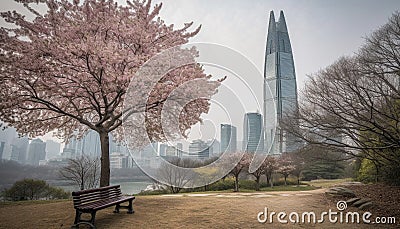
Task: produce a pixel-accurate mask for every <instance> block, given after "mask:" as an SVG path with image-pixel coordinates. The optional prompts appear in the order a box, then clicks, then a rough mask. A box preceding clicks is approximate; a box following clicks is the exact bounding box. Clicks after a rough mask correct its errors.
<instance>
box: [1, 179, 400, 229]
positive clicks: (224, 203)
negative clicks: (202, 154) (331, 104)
mask: <svg viewBox="0 0 400 229" xmlns="http://www.w3.org/2000/svg"><path fill="white" fill-rule="evenodd" d="M349 187H350V188H351V189H354V190H355V191H356V193H357V194H358V195H363V196H368V197H370V198H372V199H373V201H374V204H375V206H374V208H373V209H371V212H372V213H373V215H375V214H377V213H379V214H384V215H381V216H392V215H396V216H397V217H398V218H397V220H398V221H400V215H398V213H399V211H400V210H399V208H400V207H399V198H400V192H399V190H400V189H399V188H395V187H387V186H379V187H381V188H378V187H375V186H371V185H362V186H349ZM388 190H389V191H388ZM372 193H373V195H372ZM387 195H389V196H390V198H381V197H382V196H387ZM336 201H337V200H336V199H335V198H333V197H330V196H327V195H326V194H325V193H324V189H317V190H312V191H293V192H287V191H285V192H283V191H281V192H257V193H211V194H210V193H204V194H190V193H186V194H180V195H164V196H162V195H157V196H138V197H137V198H136V200H135V203H134V207H135V213H134V214H132V215H130V214H126V213H125V211H126V210H125V211H124V209H122V210H121V213H119V214H114V213H112V211H113V208H107V209H103V210H101V211H99V212H98V213H97V215H96V226H97V228H99V229H101V228H376V227H377V226H380V227H382V228H396V227H398V226H400V224H398V222H396V223H397V224H396V225H376V224H375V225H367V224H344V223H343V224H340V223H337V224H333V223H330V222H327V221H328V220H327V218H326V220H325V223H323V224H318V223H317V224H313V223H297V224H292V223H288V224H281V223H279V222H278V221H277V218H276V217H275V218H274V220H273V224H272V225H271V224H270V223H269V222H267V223H264V224H261V223H259V222H258V221H257V214H258V213H259V212H260V211H263V210H264V209H265V207H267V208H268V211H269V212H271V211H275V212H281V211H284V212H286V213H287V214H289V213H290V212H298V213H300V214H301V213H302V212H306V211H313V212H315V213H316V214H317V216H318V214H320V213H321V212H323V211H328V210H329V209H332V210H335V211H337V208H336ZM382 209H384V210H382ZM353 210H354V209H353ZM374 211H376V212H374ZM360 212H362V211H360ZM74 216H75V211H74V209H73V206H72V201H71V200H67V201H30V202H21V203H11V204H5V203H4V204H0V228H70V227H71V225H72V223H73V220H74ZM286 219H288V218H287V217H286ZM81 228H85V227H83V226H81Z"/></svg>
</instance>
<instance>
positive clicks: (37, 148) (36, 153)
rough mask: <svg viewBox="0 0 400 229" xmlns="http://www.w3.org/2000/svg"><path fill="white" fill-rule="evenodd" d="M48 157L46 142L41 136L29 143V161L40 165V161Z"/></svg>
mask: <svg viewBox="0 0 400 229" xmlns="http://www.w3.org/2000/svg"><path fill="white" fill-rule="evenodd" d="M45 159H46V143H45V142H43V141H42V140H40V139H39V138H37V139H33V140H32V141H31V143H30V144H29V149H28V163H29V164H31V165H36V166H37V165H39V162H40V161H43V160H45Z"/></svg>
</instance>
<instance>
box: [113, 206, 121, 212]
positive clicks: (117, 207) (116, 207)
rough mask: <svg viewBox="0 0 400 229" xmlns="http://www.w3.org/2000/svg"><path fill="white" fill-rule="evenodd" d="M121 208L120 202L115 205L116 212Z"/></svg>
mask: <svg viewBox="0 0 400 229" xmlns="http://www.w3.org/2000/svg"><path fill="white" fill-rule="evenodd" d="M119 208H120V205H119V204H117V205H115V210H114V213H119Z"/></svg>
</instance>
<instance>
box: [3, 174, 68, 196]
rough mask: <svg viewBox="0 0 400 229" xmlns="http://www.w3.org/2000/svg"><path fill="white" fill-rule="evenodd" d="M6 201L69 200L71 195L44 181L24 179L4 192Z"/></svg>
mask: <svg viewBox="0 0 400 229" xmlns="http://www.w3.org/2000/svg"><path fill="white" fill-rule="evenodd" d="M2 196H3V197H4V199H6V200H11V201H21V200H39V199H67V198H68V197H69V194H68V193H67V192H65V191H64V190H63V189H61V188H55V187H51V186H49V185H48V184H47V183H46V181H44V180H34V179H24V180H20V181H17V182H15V183H14V185H13V186H12V187H11V188H9V189H6V190H4V191H3V192H2Z"/></svg>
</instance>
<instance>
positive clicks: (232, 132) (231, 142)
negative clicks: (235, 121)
mask: <svg viewBox="0 0 400 229" xmlns="http://www.w3.org/2000/svg"><path fill="white" fill-rule="evenodd" d="M236 150H237V137H236V127H234V126H232V125H229V124H221V148H220V151H221V153H225V151H226V152H236Z"/></svg>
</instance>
